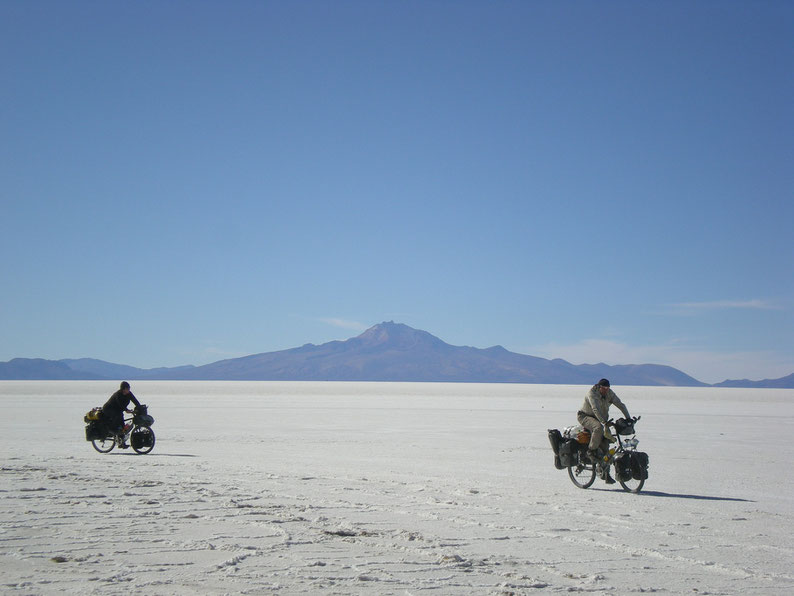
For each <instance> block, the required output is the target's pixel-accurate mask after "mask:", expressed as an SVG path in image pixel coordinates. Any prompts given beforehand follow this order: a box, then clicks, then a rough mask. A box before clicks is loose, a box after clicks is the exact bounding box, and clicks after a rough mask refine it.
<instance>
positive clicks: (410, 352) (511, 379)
mask: <svg viewBox="0 0 794 596" xmlns="http://www.w3.org/2000/svg"><path fill="white" fill-rule="evenodd" d="M601 377H607V378H609V379H610V380H611V381H612V382H613V383H614V384H616V385H647V386H679V387H708V386H712V385H709V384H707V383H702V382H701V381H698V380H697V379H695V378H694V377H691V376H689V375H687V374H686V373H684V372H682V371H680V370H678V369H676V368H673V367H670V366H666V365H659V364H622V365H607V364H604V363H603V362H601V363H598V364H578V365H577V364H571V363H570V362H567V361H566V360H563V359H561V358H555V359H552V360H549V359H546V358H540V357H537V356H530V355H525V354H519V353H516V352H510V351H509V350H507V349H505V348H504V347H503V346H500V345H496V346H491V347H489V348H474V347H470V346H453V345H450V344H448V343H446V342H445V341H443V340H441V339H440V338H438V337H436V336H434V335H432V334H430V333H428V332H427V331H423V330H420V329H414V328H412V327H409V326H408V325H404V324H402V323H395V322H394V321H389V322H383V323H379V324H377V325H374V326H372V327H370V328H369V329H367V330H365V331H364V332H363V333H361V334H360V335H358V336H355V337H351V338H349V339H347V340H334V341H330V342H327V343H324V344H320V345H315V344H311V343H307V344H304V345H303V346H300V347H297V348H289V349H285V350H279V351H275V352H263V353H259V354H251V355H248V356H243V357H240V358H230V359H225V360H219V361H217V362H212V363H210V364H205V365H202V366H193V365H186V366H179V367H173V368H153V369H140V368H135V367H132V366H127V365H123V364H113V363H109V362H105V361H102V360H96V359H92V358H78V359H64V360H57V361H53V360H43V359H25V358H15V359H13V360H10V361H8V362H0V379H7V380H10V379H14V380H25V379H27V380H104V379H108V380H109V379H116V380H117V379H128V380H220V381H223V380H247V381H257V380H259V381H393V382H408V381H412V382H460V383H476V382H480V383H537V384H592V383H594V382H596V381H597V380H598V379H599V378H601ZM713 386H714V387H779V388H794V374H792V375H789V376H788V377H783V378H781V379H766V380H764V381H748V380H742V381H730V380H726V381H723V382H722V383H718V384H715V385H713Z"/></svg>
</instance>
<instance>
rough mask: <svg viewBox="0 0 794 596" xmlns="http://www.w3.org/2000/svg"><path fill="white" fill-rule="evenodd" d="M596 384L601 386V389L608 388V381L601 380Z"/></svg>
mask: <svg viewBox="0 0 794 596" xmlns="http://www.w3.org/2000/svg"><path fill="white" fill-rule="evenodd" d="M598 384H599V385H601V387H609V381H608V380H607V379H601V380H600V381H599V382H598Z"/></svg>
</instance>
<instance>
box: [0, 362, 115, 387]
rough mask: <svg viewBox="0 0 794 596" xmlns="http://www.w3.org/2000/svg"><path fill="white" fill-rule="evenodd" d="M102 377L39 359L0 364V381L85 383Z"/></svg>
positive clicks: (63, 364)
mask: <svg viewBox="0 0 794 596" xmlns="http://www.w3.org/2000/svg"><path fill="white" fill-rule="evenodd" d="M102 378H103V377H102V376H99V375H94V374H92V373H86V372H82V371H76V370H72V369H71V368H69V366H68V365H67V364H65V363H64V362H61V361H60V360H43V359H41V358H14V359H13V360H9V361H8V362H0V379H14V380H25V381H63V380H74V381H85V380H88V381H90V380H94V379H102Z"/></svg>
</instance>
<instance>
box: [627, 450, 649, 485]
mask: <svg viewBox="0 0 794 596" xmlns="http://www.w3.org/2000/svg"><path fill="white" fill-rule="evenodd" d="M631 477H632V478H634V480H646V479H647V478H648V454H647V453H644V452H643V451H632V452H631Z"/></svg>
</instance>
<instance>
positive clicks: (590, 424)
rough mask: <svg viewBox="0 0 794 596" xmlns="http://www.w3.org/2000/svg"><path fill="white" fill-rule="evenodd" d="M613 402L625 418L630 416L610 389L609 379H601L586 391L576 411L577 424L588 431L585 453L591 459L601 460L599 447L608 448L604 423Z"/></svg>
mask: <svg viewBox="0 0 794 596" xmlns="http://www.w3.org/2000/svg"><path fill="white" fill-rule="evenodd" d="M613 404H614V405H616V406H617V407H618V408H620V411H621V412H623V415H624V416H625V417H626V419H629V418H631V416H629V409H628V408H627V407H626V406H625V404H624V403H623V402H622V401H620V398H619V397H618V396H617V395H615V392H614V391H612V389H610V387H609V381H608V380H607V379H601V380H600V381H599V382H598V383H596V384H595V385H593V386H592V387H591V388H590V391H588V392H587V396H586V397H585V399H584V404H583V405H582V409H581V410H579V411H578V412H577V413H576V419H577V420H578V421H579V424H581V425H582V426H584V427H585V428H586V429H587V430H589V431H590V445H589V447H588V449H587V455H588V456H589V457H590V459H591V460H592V461H600V460H601V454H600V453H599V448H601V447H602V446H603V447H604V448H605V449H604V452H606V450H607V449H608V448H609V447H608V446H609V442H608V441H606V440H605V439H604V424H606V422H607V420H609V406H611V405H613ZM602 443H603V445H602Z"/></svg>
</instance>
